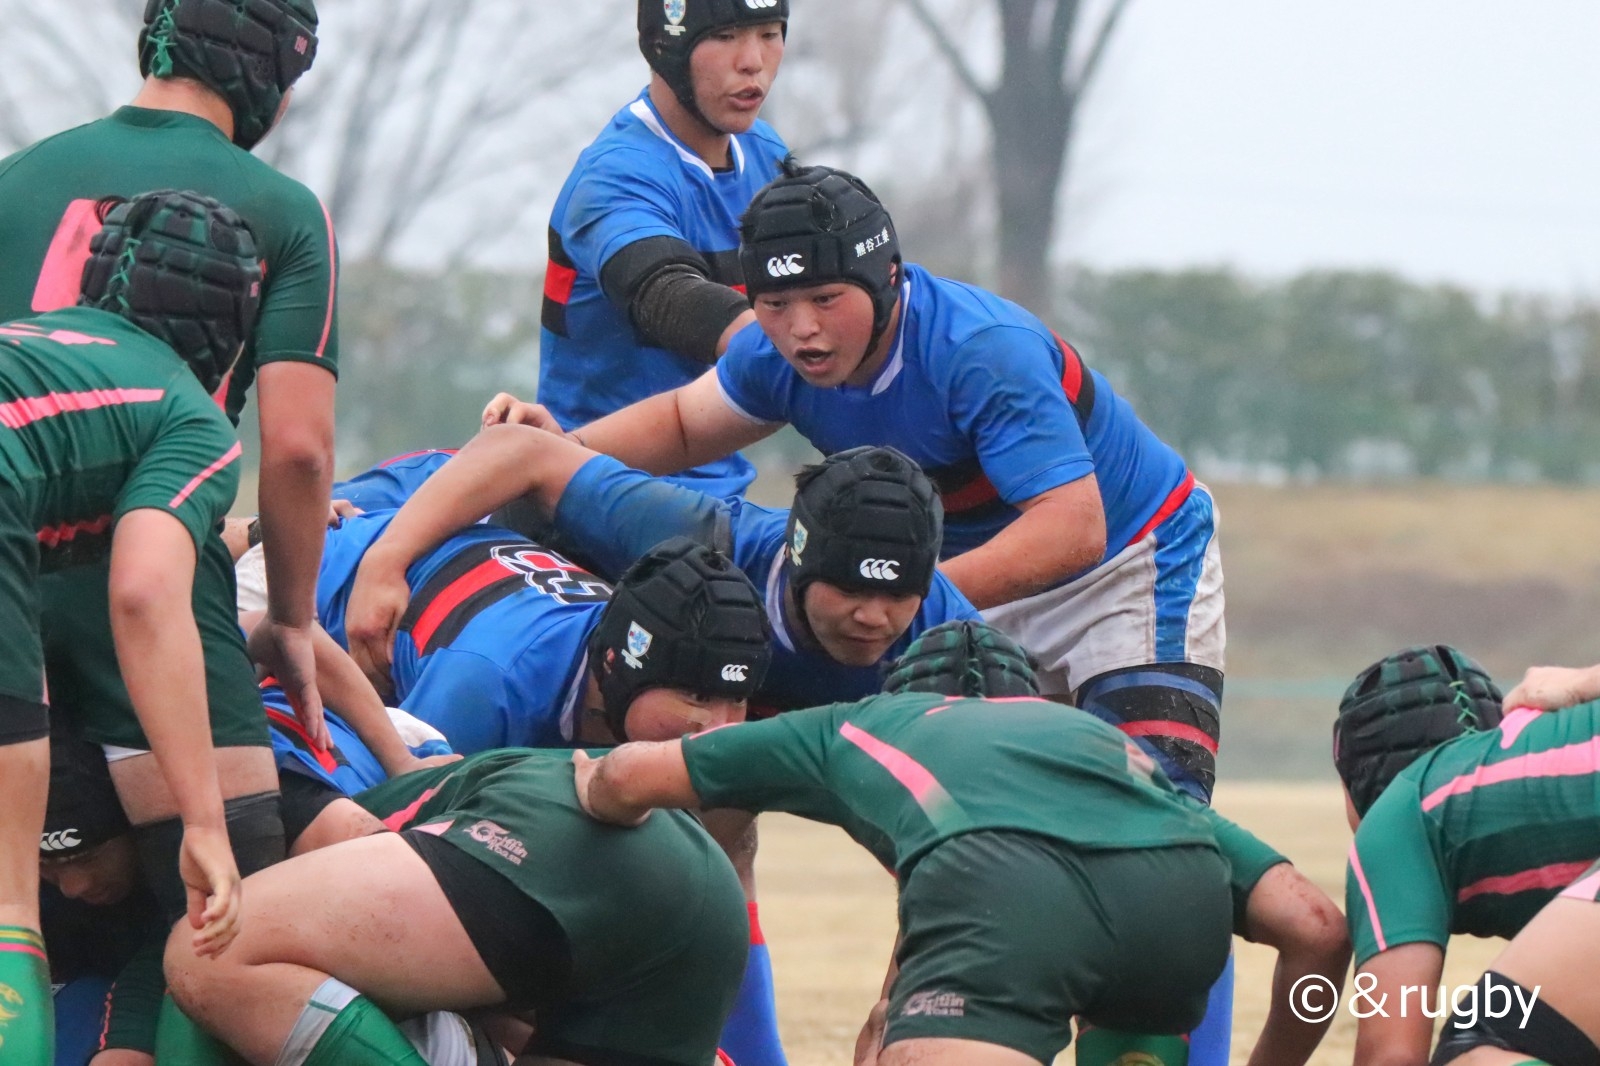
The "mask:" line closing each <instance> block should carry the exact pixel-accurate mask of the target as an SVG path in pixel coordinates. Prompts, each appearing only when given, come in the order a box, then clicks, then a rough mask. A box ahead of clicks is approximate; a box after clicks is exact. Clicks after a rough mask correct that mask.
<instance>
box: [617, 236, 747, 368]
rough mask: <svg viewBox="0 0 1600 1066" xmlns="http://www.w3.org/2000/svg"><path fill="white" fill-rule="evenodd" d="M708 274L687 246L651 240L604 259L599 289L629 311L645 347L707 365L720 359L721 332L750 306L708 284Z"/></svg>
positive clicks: (676, 241) (728, 290)
mask: <svg viewBox="0 0 1600 1066" xmlns="http://www.w3.org/2000/svg"><path fill="white" fill-rule="evenodd" d="M710 272H711V268H710V266H709V265H708V264H707V263H706V261H705V259H704V258H703V257H701V255H700V253H698V252H696V251H695V250H694V249H693V248H692V247H690V246H689V245H688V244H687V243H686V242H684V241H681V240H679V239H678V238H676V237H647V238H646V239H644V240H642V241H635V242H634V243H632V244H630V245H628V246H626V247H625V248H623V249H622V250H621V251H620V252H618V253H617V254H616V255H614V256H612V257H611V258H610V259H608V260H606V264H605V266H604V267H602V268H601V269H600V287H601V289H603V290H604V291H605V294H606V298H607V299H609V300H610V301H611V302H612V303H613V304H615V305H616V306H617V307H618V308H621V309H623V310H625V311H627V313H628V319H629V321H631V322H632V323H633V328H634V331H635V332H637V333H638V335H639V339H640V340H641V341H642V342H643V343H645V344H648V345H650V346H651V347H653V348H665V349H667V350H668V351H672V352H677V353H678V354H680V355H686V356H688V357H689V358H691V359H695V360H698V361H699V362H702V363H706V364H707V365H709V364H711V363H715V362H716V361H717V342H718V341H720V340H721V339H722V334H723V331H724V330H726V329H727V328H728V326H729V324H731V323H732V322H733V320H734V319H736V318H738V317H739V316H740V315H741V314H743V313H744V312H745V311H747V310H748V309H749V307H750V304H749V302H748V301H747V300H746V299H745V297H744V296H742V295H741V294H740V293H738V292H737V291H735V290H734V289H731V288H729V287H728V286H726V285H719V284H718V283H717V282H714V281H712V280H710V277H709V275H710Z"/></svg>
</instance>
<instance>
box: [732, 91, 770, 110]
mask: <svg viewBox="0 0 1600 1066" xmlns="http://www.w3.org/2000/svg"><path fill="white" fill-rule="evenodd" d="M766 98H767V94H766V92H765V91H763V90H761V89H757V88H754V87H752V88H749V89H742V90H740V91H739V92H736V93H734V94H733V95H732V96H730V97H728V99H729V100H730V101H731V102H732V103H733V106H734V107H735V108H737V109H739V110H740V111H759V110H761V104H762V102H763V101H765V100H766Z"/></svg>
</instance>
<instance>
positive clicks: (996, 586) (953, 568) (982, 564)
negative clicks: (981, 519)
mask: <svg viewBox="0 0 1600 1066" xmlns="http://www.w3.org/2000/svg"><path fill="white" fill-rule="evenodd" d="M1105 550H1106V539H1105V525H1104V522H1103V521H1102V522H1101V524H1100V525H1099V526H1097V527H1096V526H1093V525H1086V524H1077V525H1073V524H1063V522H1062V521H1061V520H1060V518H1059V516H1058V515H1056V514H1054V513H1053V511H1052V510H1047V509H1038V508H1036V509H1034V510H1032V511H1029V512H1027V513H1025V514H1023V515H1022V516H1021V517H1020V518H1018V519H1017V520H1016V521H1015V522H1013V523H1011V524H1010V525H1009V526H1007V527H1006V528H1005V529H1003V530H1001V531H1000V532H999V533H997V534H995V536H994V538H993V539H992V540H990V541H989V542H988V543H987V544H984V545H981V546H980V547H977V548H973V549H972V550H971V551H969V552H964V553H962V554H961V555H958V556H956V557H955V558H953V559H947V560H945V561H944V562H943V563H941V564H940V566H939V569H940V570H941V571H943V573H944V576H945V577H947V578H949V579H950V581H951V583H952V584H954V585H955V586H956V588H958V589H960V590H961V592H962V594H963V595H965V596H966V597H967V599H969V600H971V601H972V605H973V606H974V607H976V608H978V609H979V610H984V609H986V608H989V607H996V606H999V605H1000V604H1002V603H1010V602H1012V601H1013V600H1020V599H1023V598H1024V597H1027V596H1032V595H1035V594H1036V593H1039V592H1043V591H1044V590H1045V589H1047V588H1050V587H1051V586H1052V585H1054V584H1056V583H1057V582H1060V581H1063V580H1065V579H1067V578H1069V577H1071V576H1072V575H1073V574H1077V573H1081V572H1082V571H1084V570H1087V569H1089V568H1090V567H1092V566H1094V565H1095V564H1097V563H1099V562H1100V560H1101V558H1102V557H1103V556H1104V555H1105Z"/></svg>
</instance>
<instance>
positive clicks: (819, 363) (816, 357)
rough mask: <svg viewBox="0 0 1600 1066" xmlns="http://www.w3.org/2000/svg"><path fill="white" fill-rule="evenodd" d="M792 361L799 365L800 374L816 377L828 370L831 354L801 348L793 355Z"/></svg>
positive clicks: (829, 352) (814, 349) (819, 349)
mask: <svg viewBox="0 0 1600 1066" xmlns="http://www.w3.org/2000/svg"><path fill="white" fill-rule="evenodd" d="M794 360H795V362H797V363H799V364H800V372H801V373H803V374H812V375H818V374H822V373H824V372H825V371H826V370H827V369H828V365H829V364H830V363H831V362H832V361H833V353H832V352H831V351H825V350H823V349H821V348H801V349H800V350H799V351H797V352H795V353H794Z"/></svg>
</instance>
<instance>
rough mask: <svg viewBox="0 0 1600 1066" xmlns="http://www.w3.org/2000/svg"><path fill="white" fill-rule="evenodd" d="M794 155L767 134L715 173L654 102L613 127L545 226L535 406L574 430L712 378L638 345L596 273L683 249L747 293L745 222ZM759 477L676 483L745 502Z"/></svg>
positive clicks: (723, 467) (736, 462)
mask: <svg viewBox="0 0 1600 1066" xmlns="http://www.w3.org/2000/svg"><path fill="white" fill-rule="evenodd" d="M788 152H789V149H788V147H787V146H786V145H785V144H784V143H783V141H782V139H781V138H779V137H778V135H777V134H776V133H775V132H773V130H772V127H770V126H768V125H767V124H766V123H764V122H759V121H758V122H757V123H756V124H755V126H754V127H753V128H752V129H751V130H750V132H749V133H746V134H742V135H740V136H736V137H734V138H733V139H732V146H731V155H732V157H733V165H732V167H730V168H729V169H727V170H721V171H719V170H713V169H712V168H711V167H710V166H709V165H707V164H706V162H705V161H704V160H702V159H701V158H700V157H699V156H697V155H695V154H694V153H693V152H691V151H690V150H689V149H688V148H687V147H686V146H685V145H684V144H683V143H682V142H681V141H679V140H678V139H677V138H676V137H674V136H673V135H672V132H671V131H670V130H668V129H667V126H666V124H665V123H664V122H662V120H661V116H660V114H659V113H657V111H656V110H655V108H654V106H653V105H652V104H651V103H650V98H649V93H648V92H645V93H641V94H640V95H639V97H638V98H637V99H636V100H634V101H633V103H631V104H629V105H628V106H627V107H625V108H623V109H622V110H621V111H619V112H617V114H616V115H615V116H614V117H613V118H612V120H611V123H610V125H608V126H607V127H606V128H605V130H604V131H603V132H602V133H601V134H600V136H599V137H598V138H596V139H595V141H594V143H593V144H591V145H589V147H588V148H586V149H585V150H584V152H583V154H582V155H580V156H579V157H578V162H577V164H576V165H575V166H574V167H573V169H572V173H571V174H570V175H569V176H568V177H567V182H566V184H565V185H564V186H563V187H562V189H561V194H560V196H559V197H558V198H557V200H556V205H555V209H554V210H553V211H552V212H551V216H550V236H549V240H550V265H549V270H548V273H547V274H546V276H545V292H544V315H543V326H544V328H543V330H542V331H541V333H540V336H539V353H540V354H539V394H538V395H539V402H540V403H542V404H544V405H545V406H546V407H548V408H549V409H550V412H551V413H552V414H553V415H555V417H556V418H557V420H559V421H560V423H561V424H562V426H563V427H565V428H567V429H572V428H573V427H575V426H580V425H583V424H585V423H588V422H592V421H594V420H595V419H597V418H599V417H601V416H602V415H607V414H610V413H611V412H612V411H615V410H618V409H619V408H622V407H626V406H628V405H629V404H631V403H634V402H636V401H638V400H642V399H645V398H646V397H649V396H654V395H655V394H656V393H660V392H666V391H668V390H670V389H675V388H677V387H678V386H680V385H685V384H687V383H689V382H690V381H693V380H694V379H695V378H697V377H699V376H700V375H701V374H702V373H704V372H705V369H706V367H705V364H703V363H701V362H698V361H697V360H694V359H690V358H689V357H688V356H684V355H679V354H677V353H675V352H669V351H666V350H665V349H661V348H650V347H646V346H644V345H642V344H641V343H640V342H639V339H638V337H637V336H636V335H635V333H634V330H633V325H632V323H631V322H630V321H629V318H628V312H627V309H626V308H619V307H617V306H615V305H613V304H612V303H611V301H610V300H608V299H607V298H606V295H605V293H604V292H603V291H602V290H601V288H600V272H601V270H602V268H604V266H605V265H606V263H607V262H609V261H610V259H611V257H612V256H614V255H616V254H617V253H618V252H619V251H621V250H622V249H623V248H625V247H627V246H628V245H630V244H634V243H635V242H638V241H641V240H645V239H647V238H650V237H676V238H678V239H679V240H682V241H685V242H687V243H688V244H689V245H690V246H692V247H693V248H694V249H695V250H696V251H697V252H699V253H700V255H701V256H702V257H703V258H704V259H705V261H706V262H707V263H708V264H710V267H711V275H710V276H711V280H712V281H715V282H719V283H721V284H723V285H727V286H730V287H732V288H736V289H739V290H741V291H743V288H744V276H743V274H742V273H741V271H740V269H739V217H740V216H741V215H742V214H743V213H744V210H745V208H746V207H748V206H749V205H750V201H751V199H753V198H754V196H755V194H756V193H757V192H758V191H760V189H761V187H762V186H764V185H766V184H767V183H768V182H770V181H772V180H773V179H774V178H776V177H777V176H778V174H779V164H780V163H781V162H782V161H783V158H784V157H785V156H786V155H787V154H788ZM754 477H755V469H754V467H752V466H751V465H750V464H749V463H748V462H747V461H746V460H745V459H744V458H743V457H742V456H739V455H733V456H729V457H728V458H725V459H720V460H718V461H716V462H714V463H708V464H706V465H705V466H703V467H698V468H696V470H695V471H692V472H686V473H685V474H682V475H679V478H681V479H682V480H683V481H684V483H685V484H691V485H693V486H694V487H696V488H699V489H702V490H704V491H706V492H709V493H711V494H712V495H714V496H733V495H738V494H740V493H742V492H744V490H745V489H746V488H747V487H748V486H749V484H750V482H751V481H752V480H753V479H754Z"/></svg>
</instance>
